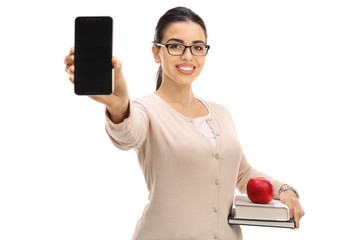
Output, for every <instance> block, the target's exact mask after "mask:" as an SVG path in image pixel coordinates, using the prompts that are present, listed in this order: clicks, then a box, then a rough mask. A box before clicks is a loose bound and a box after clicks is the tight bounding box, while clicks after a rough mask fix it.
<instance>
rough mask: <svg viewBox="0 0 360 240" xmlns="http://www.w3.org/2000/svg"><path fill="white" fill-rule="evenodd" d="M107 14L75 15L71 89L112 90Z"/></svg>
mask: <svg viewBox="0 0 360 240" xmlns="http://www.w3.org/2000/svg"><path fill="white" fill-rule="evenodd" d="M112 31H113V21H112V18H111V17H77V18H76V19H75V73H74V77H75V82H74V85H75V93H76V94H77V95H107V94H111V93H112V91H113V70H112V63H111V58H112Z"/></svg>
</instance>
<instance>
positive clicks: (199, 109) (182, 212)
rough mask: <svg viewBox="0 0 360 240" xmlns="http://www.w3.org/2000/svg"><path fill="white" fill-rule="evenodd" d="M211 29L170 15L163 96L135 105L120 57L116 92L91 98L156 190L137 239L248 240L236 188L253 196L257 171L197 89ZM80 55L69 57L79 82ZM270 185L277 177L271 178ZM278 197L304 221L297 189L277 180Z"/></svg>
mask: <svg viewBox="0 0 360 240" xmlns="http://www.w3.org/2000/svg"><path fill="white" fill-rule="evenodd" d="M208 50H209V46H208V45H207V33H206V27H205V24H204V22H203V21H202V19H201V18H200V17H199V16H198V15H197V14H195V13H194V12H193V11H191V10H190V9H187V8H183V7H178V8H174V9H170V10H169V11H168V12H166V13H165V14H164V15H163V16H162V17H161V18H160V20H159V22H158V25H157V27H156V33H155V39H154V45H153V47H152V51H153V55H154V60H155V62H157V63H159V64H160V68H159V72H158V76H157V77H158V82H157V89H156V92H155V93H153V94H150V95H148V96H145V97H142V98H139V99H136V100H131V101H130V99H129V93H128V89H127V86H126V81H125V78H124V76H123V74H122V70H121V66H122V64H121V62H120V61H119V60H118V59H116V58H115V57H113V59H112V64H113V66H114V81H115V83H114V85H115V86H114V92H113V94H112V95H109V96H90V97H91V98H93V99H94V100H96V101H98V102H100V103H103V104H104V105H105V106H106V110H107V111H106V131H107V133H108V135H109V137H110V139H111V140H112V142H113V143H114V145H115V146H116V147H118V148H120V149H122V150H129V149H135V151H136V153H137V155H138V161H139V164H140V166H141V168H142V170H143V173H144V177H145V181H146V184H147V187H148V190H149V203H148V204H147V206H146V207H145V209H144V211H143V215H142V217H141V218H140V220H139V221H138V223H137V226H136V229H135V233H134V235H133V239H141V240H143V239H157V240H160V239H172V240H174V239H197V240H199V239H206V240H208V239H225V240H231V239H234V240H235V239H236V240H238V239H242V233H241V229H240V227H239V226H233V225H229V224H228V223H227V217H228V215H229V213H230V209H231V207H232V201H233V197H234V193H235V188H238V189H239V191H240V192H242V193H245V192H246V184H247V182H248V180H249V179H250V178H252V177H258V176H265V177H268V176H266V175H265V174H263V173H260V172H258V171H256V170H254V169H252V168H251V166H250V165H249V164H248V162H247V160H246V158H245V156H244V153H243V152H242V149H241V146H240V144H239V142H238V140H237V136H236V133H235V129H234V125H233V122H232V119H231V116H230V114H229V112H228V110H227V109H225V108H224V107H222V106H220V105H218V104H215V103H212V102H209V101H204V100H200V99H197V98H196V97H195V96H194V94H193V91H192V83H193V81H194V80H195V79H196V78H197V77H198V76H199V74H200V73H201V70H202V68H203V66H204V64H205V60H206V54H207V52H208ZM73 63H74V49H73V48H72V49H71V51H70V54H69V55H67V56H66V58H65V64H66V71H67V72H68V73H69V75H70V76H69V77H70V80H71V82H74V66H73ZM268 178H269V177H268ZM272 183H273V186H274V197H275V198H277V199H280V200H281V201H282V202H283V203H285V204H287V205H288V206H289V209H290V213H291V216H293V217H294V218H295V220H296V225H297V227H299V220H300V218H301V217H302V216H303V215H304V212H303V210H302V208H301V205H300V203H299V201H298V198H297V196H296V192H295V190H294V189H292V190H289V189H288V188H284V189H283V191H282V192H281V193H280V192H279V191H280V189H281V188H282V187H284V186H287V185H285V184H283V183H282V182H279V181H277V180H272Z"/></svg>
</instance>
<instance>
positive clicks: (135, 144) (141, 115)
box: [105, 101, 149, 150]
mask: <svg viewBox="0 0 360 240" xmlns="http://www.w3.org/2000/svg"><path fill="white" fill-rule="evenodd" d="M128 109H129V110H128V113H127V116H126V118H125V119H122V121H121V122H120V123H116V122H113V120H112V115H110V113H109V111H108V110H106V116H105V118H106V124H105V128H106V132H107V134H108V135H109V137H110V140H111V141H112V143H113V144H114V145H115V146H116V147H118V148H119V149H121V150H130V149H132V148H139V147H140V146H141V145H142V143H143V142H144V140H145V138H146V135H147V130H148V127H149V117H148V114H147V112H146V110H145V108H144V107H143V106H142V105H141V104H140V103H138V102H137V101H131V102H130V103H129V107H128Z"/></svg>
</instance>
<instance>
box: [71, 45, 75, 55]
mask: <svg viewBox="0 0 360 240" xmlns="http://www.w3.org/2000/svg"><path fill="white" fill-rule="evenodd" d="M74 53H75V47H74V46H72V47H71V48H70V54H74Z"/></svg>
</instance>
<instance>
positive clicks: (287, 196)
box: [280, 190, 305, 228]
mask: <svg viewBox="0 0 360 240" xmlns="http://www.w3.org/2000/svg"><path fill="white" fill-rule="evenodd" d="M280 201H281V202H282V203H283V204H285V205H286V206H288V208H289V212H290V218H294V219H295V223H296V228H299V226H300V219H301V218H302V217H303V216H304V215H305V212H304V210H303V209H302V207H301V204H300V201H299V199H298V198H297V197H296V194H295V192H293V191H292V190H287V191H283V192H281V193H280Z"/></svg>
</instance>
